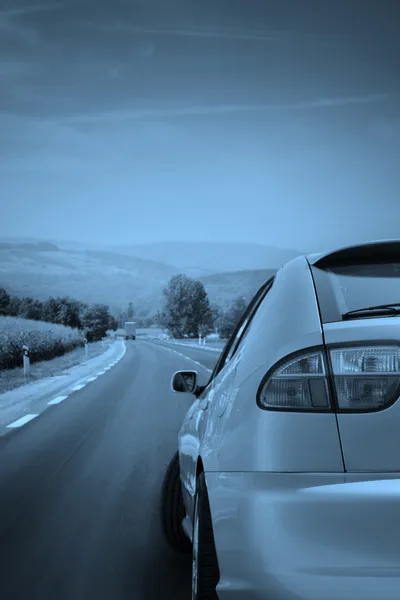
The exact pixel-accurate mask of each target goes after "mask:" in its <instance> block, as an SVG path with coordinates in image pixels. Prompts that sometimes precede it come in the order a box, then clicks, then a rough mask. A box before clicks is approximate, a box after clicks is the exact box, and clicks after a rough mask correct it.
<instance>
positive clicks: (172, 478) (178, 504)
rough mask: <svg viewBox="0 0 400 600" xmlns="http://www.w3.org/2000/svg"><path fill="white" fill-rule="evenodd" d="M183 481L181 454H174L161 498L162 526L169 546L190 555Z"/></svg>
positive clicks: (190, 547)
mask: <svg viewBox="0 0 400 600" xmlns="http://www.w3.org/2000/svg"><path fill="white" fill-rule="evenodd" d="M185 514H186V511H185V505H184V503H183V497H182V488H181V479H180V473H179V454H178V452H176V454H174V456H173V458H172V460H171V462H170V463H169V465H168V468H167V472H166V474H165V477H164V482H163V487H162V498H161V517H162V524H163V529H164V533H165V537H166V538H167V541H168V544H169V545H170V546H171V548H172V549H173V550H175V552H180V553H182V554H190V552H191V551H192V544H191V542H190V540H189V538H188V537H187V535H186V533H185V532H184V530H183V527H182V521H183V519H184V518H185Z"/></svg>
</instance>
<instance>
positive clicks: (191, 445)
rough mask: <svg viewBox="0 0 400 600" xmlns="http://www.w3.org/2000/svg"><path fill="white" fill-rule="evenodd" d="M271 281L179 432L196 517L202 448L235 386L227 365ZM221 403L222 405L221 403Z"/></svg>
mask: <svg viewBox="0 0 400 600" xmlns="http://www.w3.org/2000/svg"><path fill="white" fill-rule="evenodd" d="M271 283H272V280H269V281H268V282H267V283H265V284H264V285H263V286H262V287H261V288H260V289H259V290H258V292H257V293H256V295H255V296H254V298H253V299H252V301H251V302H250V304H249V305H248V307H247V309H246V311H245V312H244V314H243V316H242V318H241V319H240V321H239V323H238V324H237V326H236V327H235V329H234V331H233V333H232V335H231V337H230V338H229V340H228V341H227V343H226V345H225V348H224V349H223V351H222V353H221V355H220V357H219V359H218V361H217V363H216V365H215V367H214V370H213V372H212V374H211V376H210V380H209V382H208V384H207V386H206V387H205V389H204V390H203V391H202V392H201V394H200V395H199V396H198V397H197V398H196V400H195V401H194V403H193V404H192V406H191V407H190V409H189V411H188V413H187V415H186V417H185V420H184V422H183V425H182V427H181V429H180V431H179V436H178V443H179V459H180V472H181V473H180V474H181V482H182V491H183V496H184V500H185V504H186V509H187V512H188V515H189V516H190V517H192V514H193V501H194V497H195V493H196V476H197V462H198V458H199V455H200V448H201V445H202V444H203V442H204V440H205V438H206V442H205V444H207V440H210V439H211V440H212V438H213V427H214V426H215V424H216V421H215V415H216V416H217V417H218V415H219V414H222V413H221V410H222V405H221V401H222V403H223V401H224V399H225V398H226V395H227V393H229V389H230V386H232V385H233V382H234V375H235V369H232V370H229V373H227V370H228V369H227V367H228V365H229V363H230V361H231V360H232V358H233V357H234V355H235V353H236V350H237V348H238V346H239V344H240V341H241V339H242V338H243V336H244V335H245V332H246V329H247V327H248V325H249V323H250V321H251V319H252V318H253V316H254V314H255V312H256V310H257V309H258V307H259V305H260V304H261V302H262V300H263V298H264V296H265V294H266V293H267V292H268V290H269V289H270V287H271ZM223 391H225V395H224V394H223ZM218 402H219V403H220V404H218ZM210 407H213V410H210ZM208 447H209V449H210V450H211V451H212V444H211V446H210V444H208Z"/></svg>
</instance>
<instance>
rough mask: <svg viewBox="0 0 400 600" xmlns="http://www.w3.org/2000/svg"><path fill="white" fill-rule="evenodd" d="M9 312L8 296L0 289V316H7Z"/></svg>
mask: <svg viewBox="0 0 400 600" xmlns="http://www.w3.org/2000/svg"><path fill="white" fill-rule="evenodd" d="M9 310H10V296H9V295H8V294H7V292H6V290H5V289H4V288H0V315H8V314H9Z"/></svg>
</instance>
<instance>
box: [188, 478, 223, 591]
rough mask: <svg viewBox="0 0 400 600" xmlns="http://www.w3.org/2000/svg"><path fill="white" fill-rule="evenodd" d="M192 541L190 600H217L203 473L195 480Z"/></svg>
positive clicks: (215, 561) (216, 571) (216, 572)
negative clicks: (195, 491)
mask: <svg viewBox="0 0 400 600" xmlns="http://www.w3.org/2000/svg"><path fill="white" fill-rule="evenodd" d="M192 539H193V549H192V555H193V560H192V600H218V595H217V591H216V587H217V584H218V581H219V578H220V573H219V566H218V559H217V551H216V548H215V540H214V532H213V526H212V518H211V510H210V503H209V500H208V494H207V486H206V481H205V477H204V473H202V474H201V475H200V476H199V478H198V479H197V493H196V499H195V509H194V517H193V538H192Z"/></svg>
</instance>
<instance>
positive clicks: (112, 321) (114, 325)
mask: <svg viewBox="0 0 400 600" xmlns="http://www.w3.org/2000/svg"><path fill="white" fill-rule="evenodd" d="M108 329H109V330H111V331H117V329H118V321H117V319H116V318H115V317H114V316H113V315H110V316H109V319H108Z"/></svg>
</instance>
